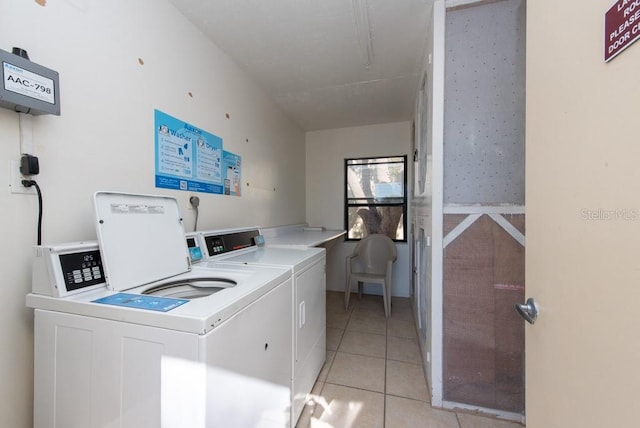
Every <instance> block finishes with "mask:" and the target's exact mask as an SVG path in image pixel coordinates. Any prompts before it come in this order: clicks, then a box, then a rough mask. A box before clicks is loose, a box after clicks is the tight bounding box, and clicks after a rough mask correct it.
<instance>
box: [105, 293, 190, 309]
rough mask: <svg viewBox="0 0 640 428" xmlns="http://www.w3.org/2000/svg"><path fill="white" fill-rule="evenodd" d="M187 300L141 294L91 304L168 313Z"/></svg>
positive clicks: (108, 297) (120, 294) (106, 299)
mask: <svg viewBox="0 0 640 428" xmlns="http://www.w3.org/2000/svg"><path fill="white" fill-rule="evenodd" d="M187 302H188V300H185V299H173V298H171V297H157V296H143V295H141V294H129V293H118V294H113V295H111V296H107V297H102V298H101V299H97V300H94V301H93V303H102V304H104V305H114V306H125V307H127V308H135V309H145V310H148V311H158V312H168V311H170V310H172V309H175V308H177V307H178V306H180V305H184V304H185V303H187Z"/></svg>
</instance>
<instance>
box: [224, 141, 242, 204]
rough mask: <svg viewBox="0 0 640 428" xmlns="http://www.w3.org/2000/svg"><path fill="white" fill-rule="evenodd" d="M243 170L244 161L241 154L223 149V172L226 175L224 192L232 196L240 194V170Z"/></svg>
mask: <svg viewBox="0 0 640 428" xmlns="http://www.w3.org/2000/svg"><path fill="white" fill-rule="evenodd" d="M241 171H242V163H241V159H240V156H238V155H236V154H234V153H231V152H227V151H223V154H222V173H223V174H224V175H225V177H224V194H225V195H231V196H240V188H241V186H240V184H241V179H240V172H241Z"/></svg>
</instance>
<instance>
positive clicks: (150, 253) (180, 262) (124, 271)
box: [94, 192, 191, 291]
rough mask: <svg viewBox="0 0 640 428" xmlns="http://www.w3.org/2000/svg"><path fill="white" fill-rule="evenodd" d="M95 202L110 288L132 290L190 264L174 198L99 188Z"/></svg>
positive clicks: (187, 267)
mask: <svg viewBox="0 0 640 428" xmlns="http://www.w3.org/2000/svg"><path fill="white" fill-rule="evenodd" d="M94 207H95V214H96V232H97V235H98V243H99V244H100V251H101V253H102V264H103V267H104V270H105V275H106V282H107V287H108V288H110V289H112V290H116V291H121V290H128V289H130V288H133V287H138V286H140V285H144V284H148V283H151V282H154V281H159V280H161V279H165V278H169V277H172V276H175V275H179V274H181V273H186V272H188V271H189V270H190V269H191V262H190V260H189V250H188V249H187V244H186V240H185V236H184V228H183V225H182V219H181V218H180V212H179V210H178V201H177V200H176V199H175V198H172V197H167V196H152V195H136V194H130V193H115V192H96V193H95V195H94Z"/></svg>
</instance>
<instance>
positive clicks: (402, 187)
mask: <svg viewBox="0 0 640 428" xmlns="http://www.w3.org/2000/svg"><path fill="white" fill-rule="evenodd" d="M344 165H345V168H344V169H345V184H346V185H345V228H346V230H347V240H358V239H362V238H364V237H365V236H367V235H371V234H374V233H381V234H384V235H387V236H388V237H390V238H391V239H393V240H394V241H406V240H407V236H406V221H407V216H406V213H407V193H406V187H407V168H406V165H407V157H406V156H393V157H375V158H358V159H345V163H344Z"/></svg>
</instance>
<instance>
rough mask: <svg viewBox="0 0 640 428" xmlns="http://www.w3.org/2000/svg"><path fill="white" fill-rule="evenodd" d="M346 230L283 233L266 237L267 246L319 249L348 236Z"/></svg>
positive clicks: (299, 230) (302, 229)
mask: <svg viewBox="0 0 640 428" xmlns="http://www.w3.org/2000/svg"><path fill="white" fill-rule="evenodd" d="M346 233H347V232H346V231H345V230H305V229H304V228H300V229H297V230H295V231H291V232H287V233H283V234H281V235H276V236H270V237H265V243H266V245H278V246H281V245H287V246H296V247H304V248H308V247H319V246H324V245H327V244H328V245H330V244H331V241H333V240H335V239H337V238H340V237H341V236H342V235H344V234H346Z"/></svg>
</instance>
